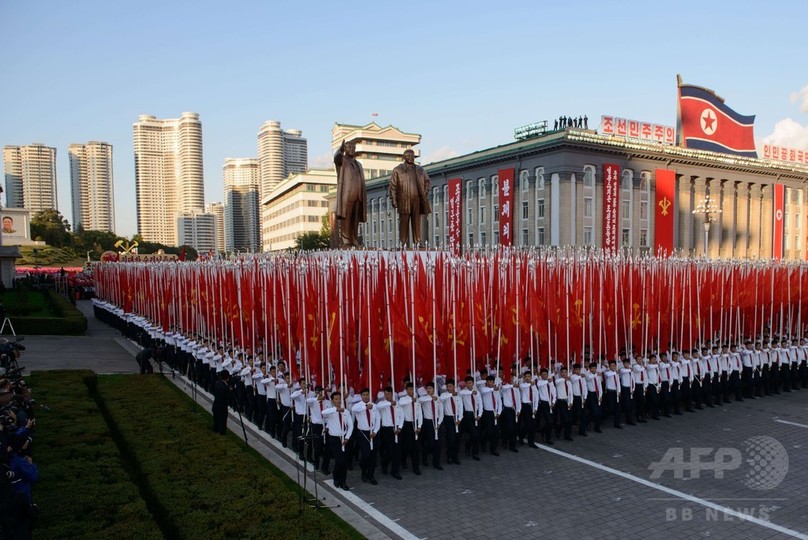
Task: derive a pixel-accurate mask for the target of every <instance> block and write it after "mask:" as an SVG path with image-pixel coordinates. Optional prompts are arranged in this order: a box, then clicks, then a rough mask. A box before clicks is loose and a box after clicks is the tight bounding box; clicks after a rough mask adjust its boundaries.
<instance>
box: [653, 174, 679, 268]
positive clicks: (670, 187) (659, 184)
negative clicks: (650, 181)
mask: <svg viewBox="0 0 808 540" xmlns="http://www.w3.org/2000/svg"><path fill="white" fill-rule="evenodd" d="M655 174H656V204H655V206H654V211H655V214H654V217H655V218H656V219H655V223H654V254H656V255H662V256H666V255H670V254H671V253H673V231H674V225H675V223H674V208H675V207H676V171H671V170H667V169H657V170H656V173H655Z"/></svg>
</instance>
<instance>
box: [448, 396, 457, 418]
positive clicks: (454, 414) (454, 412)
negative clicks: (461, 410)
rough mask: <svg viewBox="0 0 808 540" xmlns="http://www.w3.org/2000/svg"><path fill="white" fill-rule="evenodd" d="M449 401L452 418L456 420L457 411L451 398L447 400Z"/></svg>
mask: <svg viewBox="0 0 808 540" xmlns="http://www.w3.org/2000/svg"><path fill="white" fill-rule="evenodd" d="M449 401H450V402H451V403H452V416H454V417H455V418H457V409H456V408H455V402H454V398H453V397H450V398H449Z"/></svg>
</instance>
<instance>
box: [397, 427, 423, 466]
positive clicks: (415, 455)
mask: <svg viewBox="0 0 808 540" xmlns="http://www.w3.org/2000/svg"><path fill="white" fill-rule="evenodd" d="M399 440H400V442H401V462H402V463H403V464H404V465H405V466H406V464H407V459H408V458H409V460H410V465H412V470H413V472H415V471H419V470H421V456H420V455H419V454H420V452H419V451H418V444H417V443H418V441H417V440H416V439H415V428H414V426H413V423H412V422H404V427H402V428H401V434H400V436H399Z"/></svg>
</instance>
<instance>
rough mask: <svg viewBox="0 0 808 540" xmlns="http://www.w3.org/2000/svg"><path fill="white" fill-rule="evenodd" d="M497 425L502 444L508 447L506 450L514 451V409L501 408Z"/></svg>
mask: <svg viewBox="0 0 808 540" xmlns="http://www.w3.org/2000/svg"><path fill="white" fill-rule="evenodd" d="M499 423H500V430H501V431H502V440H503V441H504V444H506V445H507V446H508V450H516V427H517V426H516V409H514V408H513V407H503V408H502V414H501V415H499Z"/></svg>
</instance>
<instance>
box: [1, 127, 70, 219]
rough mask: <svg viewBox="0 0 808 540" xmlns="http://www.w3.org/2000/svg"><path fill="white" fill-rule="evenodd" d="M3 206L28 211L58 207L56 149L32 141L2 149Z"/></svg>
mask: <svg viewBox="0 0 808 540" xmlns="http://www.w3.org/2000/svg"><path fill="white" fill-rule="evenodd" d="M3 167H4V169H5V175H6V206H8V207H9V208H26V209H28V210H31V212H38V211H40V210H49V209H58V205H57V203H56V148H52V147H50V146H45V145H44V144H41V143H34V144H31V145H27V146H6V147H4V148H3Z"/></svg>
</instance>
